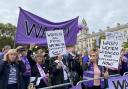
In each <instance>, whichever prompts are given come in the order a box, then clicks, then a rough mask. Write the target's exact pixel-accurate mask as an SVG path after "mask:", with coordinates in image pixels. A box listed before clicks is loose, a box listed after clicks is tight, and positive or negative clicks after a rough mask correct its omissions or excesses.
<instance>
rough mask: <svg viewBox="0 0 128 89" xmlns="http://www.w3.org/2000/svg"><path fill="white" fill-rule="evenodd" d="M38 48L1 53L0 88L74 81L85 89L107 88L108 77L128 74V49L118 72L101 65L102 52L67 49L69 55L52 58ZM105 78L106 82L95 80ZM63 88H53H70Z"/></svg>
mask: <svg viewBox="0 0 128 89" xmlns="http://www.w3.org/2000/svg"><path fill="white" fill-rule="evenodd" d="M34 47H35V45H30V47H26V46H18V47H17V48H16V49H11V46H9V45H7V46H5V47H4V48H3V50H2V52H1V53H0V89H38V88H44V87H48V86H52V85H58V84H64V83H69V82H71V83H72V84H73V85H76V84H77V83H78V82H79V81H80V80H88V79H90V78H95V80H92V81H88V82H83V83H82V84H81V87H82V89H105V88H107V87H108V82H107V79H108V77H109V75H114V74H121V75H123V73H124V72H127V71H128V49H122V51H121V57H120V64H119V67H118V69H115V68H108V67H103V66H99V65H98V59H99V50H98V49H92V50H90V51H88V52H84V53H82V52H77V51H75V47H72V46H70V47H67V53H66V54H64V55H58V56H56V57H52V58H51V57H49V55H48V53H47V52H45V51H44V50H42V49H38V50H37V51H34ZM99 77H105V79H96V78H99ZM71 87H72V86H63V87H58V88H54V89H70V88H71Z"/></svg>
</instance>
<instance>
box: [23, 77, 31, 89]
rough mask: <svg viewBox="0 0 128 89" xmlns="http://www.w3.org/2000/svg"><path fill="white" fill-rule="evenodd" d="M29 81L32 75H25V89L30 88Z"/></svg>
mask: <svg viewBox="0 0 128 89" xmlns="http://www.w3.org/2000/svg"><path fill="white" fill-rule="evenodd" d="M29 82H30V77H29V76H23V84H24V89H28V85H29Z"/></svg>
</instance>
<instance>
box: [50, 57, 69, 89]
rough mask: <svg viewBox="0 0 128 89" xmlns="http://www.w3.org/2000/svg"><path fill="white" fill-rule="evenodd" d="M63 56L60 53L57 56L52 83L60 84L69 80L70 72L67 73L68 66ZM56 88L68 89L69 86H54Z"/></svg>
mask: <svg viewBox="0 0 128 89" xmlns="http://www.w3.org/2000/svg"><path fill="white" fill-rule="evenodd" d="M62 59H63V57H62V56H61V55H58V56H57V57H56V58H55V61H54V66H53V68H52V74H51V75H52V77H51V81H52V85H58V84H63V83H67V82H68V74H67V71H68V70H67V67H66V66H65V65H64V63H63V61H62ZM54 89H68V86H64V87H59V88H54Z"/></svg>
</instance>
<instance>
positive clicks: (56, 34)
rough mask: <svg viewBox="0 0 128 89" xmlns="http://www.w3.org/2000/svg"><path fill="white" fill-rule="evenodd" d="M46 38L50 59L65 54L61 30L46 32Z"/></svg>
mask: <svg viewBox="0 0 128 89" xmlns="http://www.w3.org/2000/svg"><path fill="white" fill-rule="evenodd" d="M46 38H47V43H48V49H49V56H50V57H55V56H57V55H63V54H66V46H65V41H64V33H63V30H54V31H46Z"/></svg>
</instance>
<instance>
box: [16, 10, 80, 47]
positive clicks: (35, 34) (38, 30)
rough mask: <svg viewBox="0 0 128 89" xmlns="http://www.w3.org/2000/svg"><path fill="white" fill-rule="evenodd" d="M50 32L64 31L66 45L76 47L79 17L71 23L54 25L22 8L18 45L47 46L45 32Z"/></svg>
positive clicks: (18, 27)
mask: <svg viewBox="0 0 128 89" xmlns="http://www.w3.org/2000/svg"><path fill="white" fill-rule="evenodd" d="M50 30H51V31H53V30H63V31H64V38H65V43H66V45H74V44H76V38H77V33H78V30H79V29H78V17H77V18H74V19H72V20H69V21H65V22H60V23H54V22H50V21H48V20H46V19H43V18H41V17H39V16H36V15H34V14H32V13H30V12H28V11H26V10H23V9H21V8H20V13H19V19H18V25H17V31H16V37H15V42H16V44H41V45H47V41H46V35H45V31H50ZM53 35H54V34H53Z"/></svg>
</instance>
